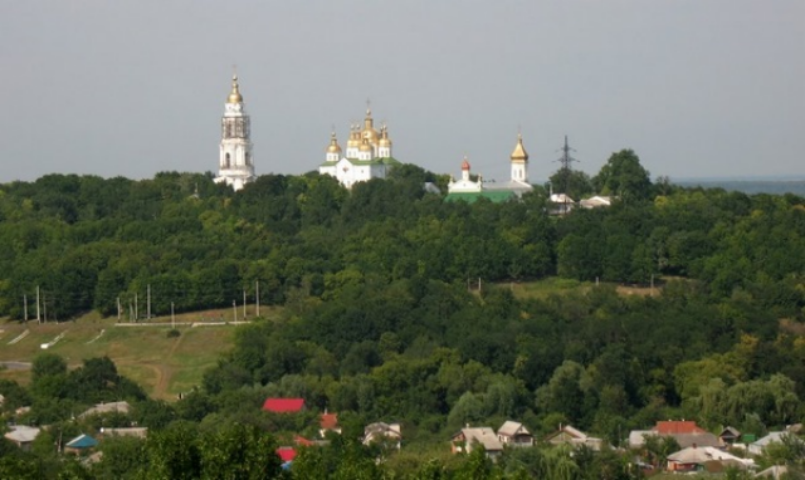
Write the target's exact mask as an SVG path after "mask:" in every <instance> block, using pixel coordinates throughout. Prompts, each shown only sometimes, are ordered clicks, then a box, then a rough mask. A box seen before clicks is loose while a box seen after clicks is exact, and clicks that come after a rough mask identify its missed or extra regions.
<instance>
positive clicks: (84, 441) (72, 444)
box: [65, 433, 98, 448]
mask: <svg viewBox="0 0 805 480" xmlns="http://www.w3.org/2000/svg"><path fill="white" fill-rule="evenodd" d="M96 445H98V441H97V440H95V439H94V438H92V437H90V436H89V435H86V434H83V433H82V434H81V435H79V436H77V437H75V438H74V439H72V440H70V441H69V442H67V445H65V447H68V448H92V447H94V446H96Z"/></svg>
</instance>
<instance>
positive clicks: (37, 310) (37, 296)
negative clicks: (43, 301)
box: [36, 285, 42, 323]
mask: <svg viewBox="0 0 805 480" xmlns="http://www.w3.org/2000/svg"><path fill="white" fill-rule="evenodd" d="M36 321H37V323H42V317H41V316H40V315H39V285H37V286H36Z"/></svg>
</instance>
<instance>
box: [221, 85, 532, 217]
mask: <svg viewBox="0 0 805 480" xmlns="http://www.w3.org/2000/svg"><path fill="white" fill-rule="evenodd" d="M510 162H511V178H510V179H509V180H508V181H506V182H498V183H494V182H487V183H485V182H484V181H483V177H482V176H481V175H477V176H475V177H474V178H473V175H471V173H470V163H469V161H468V160H467V158H466V157H465V158H464V162H463V163H462V164H461V177H460V178H459V179H458V180H456V179H454V178H452V177H451V179H450V183H449V184H448V195H447V200H448V201H451V200H459V199H460V200H466V201H470V202H472V201H475V200H476V199H478V198H481V197H486V198H489V199H490V200H493V201H503V200H506V199H509V198H512V197H515V196H516V197H519V196H521V195H522V194H523V193H525V192H529V191H531V190H532V188H533V187H532V186H531V184H530V183H528V153H527V152H526V150H525V146H523V137H522V135H519V134H518V136H517V144H516V145H515V147H514V150H513V151H512V153H511V155H510ZM397 165H401V162H400V161H399V160H397V159H395V158H394V156H393V155H392V141H391V138H390V137H389V130H388V127H387V126H386V125H385V123H384V124H383V125H382V126H381V127H380V130H379V131H378V130H377V129H376V128H375V124H374V119H373V118H372V110H371V108H368V107H367V109H366V116H365V118H364V121H363V125H362V126H361V125H360V124H353V125H350V129H349V137H348V139H347V143H346V149H342V148H341V145H339V143H338V139H337V137H336V134H335V132H332V134H331V135H330V144H329V145H328V146H327V148H326V150H325V156H324V162H323V163H321V164H320V165H319V173H321V174H322V175H331V176H333V177H335V178H336V179H338V182H339V183H341V185H343V186H344V187H346V188H352V186H353V185H355V183H357V182H365V181H368V180H370V179H372V178H386V177H387V176H388V174H389V172H391V170H392V169H393V168H394V167H395V166H397ZM256 178H257V177H256V175H255V171H254V158H253V157H252V142H251V121H250V118H249V115H248V114H247V113H246V109H245V104H244V102H243V96H242V95H241V93H240V84H239V82H238V76H237V75H233V76H232V89H231V91H230V93H229V96H228V97H227V99H226V103H225V104H224V115H223V117H222V118H221V141H220V145H219V153H218V175H217V176H216V177H215V182H216V183H224V184H226V185H229V186H231V187H232V188H233V189H235V190H240V189H242V188H243V187H244V186H245V185H246V184H248V183H250V182H253V181H254V180H255V179H256Z"/></svg>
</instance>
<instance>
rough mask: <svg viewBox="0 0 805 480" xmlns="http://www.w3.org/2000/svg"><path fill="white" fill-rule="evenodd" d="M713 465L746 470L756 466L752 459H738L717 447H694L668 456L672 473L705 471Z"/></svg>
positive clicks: (669, 468)
mask: <svg viewBox="0 0 805 480" xmlns="http://www.w3.org/2000/svg"><path fill="white" fill-rule="evenodd" d="M713 463H715V464H720V466H721V467H727V466H735V467H738V468H741V469H744V470H746V469H748V468H751V467H753V466H754V465H755V462H754V460H752V459H748V458H741V457H736V456H735V455H733V454H731V453H728V452H725V451H723V450H719V449H718V448H715V447H698V446H695V445H694V446H692V447H687V448H684V449H682V450H680V451H678V452H674V453H672V454H670V455H668V471H670V472H692V471H698V470H704V469H705V468H706V467H707V466H708V465H712V464H713Z"/></svg>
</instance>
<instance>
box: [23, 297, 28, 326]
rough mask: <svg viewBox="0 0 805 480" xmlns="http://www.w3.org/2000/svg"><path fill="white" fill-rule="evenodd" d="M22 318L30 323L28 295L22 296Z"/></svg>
mask: <svg viewBox="0 0 805 480" xmlns="http://www.w3.org/2000/svg"><path fill="white" fill-rule="evenodd" d="M22 311H23V314H22V316H23V317H24V318H25V321H26V322H27V321H28V295H26V294H24V293H23V294H22Z"/></svg>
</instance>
